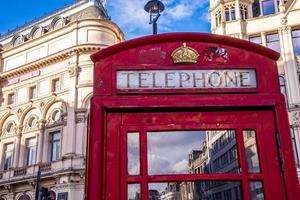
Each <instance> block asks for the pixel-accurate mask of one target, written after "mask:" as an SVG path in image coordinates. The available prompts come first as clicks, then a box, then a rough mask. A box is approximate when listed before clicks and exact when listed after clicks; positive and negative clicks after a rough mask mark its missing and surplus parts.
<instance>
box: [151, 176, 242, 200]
mask: <svg viewBox="0 0 300 200" xmlns="http://www.w3.org/2000/svg"><path fill="white" fill-rule="evenodd" d="M148 195H149V200H152V199H155V200H159V199H172V200H173V199H176V200H177V199H178V200H179V199H190V200H198V199H207V200H241V199H243V197H242V190H241V183H240V182H237V181H236V182H227V181H197V182H168V183H150V184H149V193H148Z"/></svg>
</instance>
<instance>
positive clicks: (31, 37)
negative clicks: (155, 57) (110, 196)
mask: <svg viewBox="0 0 300 200" xmlns="http://www.w3.org/2000/svg"><path fill="white" fill-rule="evenodd" d="M101 2H102V1H100V0H81V1H76V2H75V3H73V4H71V5H68V6H66V7H65V8H63V9H61V10H60V11H56V12H55V13H53V14H51V15H49V16H47V17H44V18H41V19H40V20H38V21H36V22H33V23H31V24H28V25H26V26H24V27H22V28H19V29H18V30H15V31H13V32H11V33H8V34H6V35H4V36H1V38H0V44H1V45H0V48H1V50H0V70H1V71H0V80H1V87H0V99H1V102H0V105H1V106H0V158H1V159H0V199H1V200H2V199H5V200H19V199H28V197H29V198H30V199H31V200H33V199H34V197H35V189H34V188H35V184H36V181H35V180H36V176H37V172H38V169H39V167H40V170H41V172H42V173H41V174H42V175H41V177H42V178H41V183H40V184H41V186H43V187H47V188H48V189H49V190H51V191H52V195H53V197H55V198H53V199H58V197H59V198H60V199H68V200H83V199H84V182H85V178H84V177H85V162H86V148H87V134H88V126H87V123H88V116H89V106H90V98H91V96H92V92H93V67H94V65H93V62H92V61H91V60H90V55H91V54H92V53H94V52H96V51H98V50H100V49H102V48H105V47H108V46H111V45H113V44H116V43H119V42H121V41H123V40H124V36H123V33H122V32H121V30H120V29H119V27H118V26H117V25H116V24H114V23H113V22H111V21H110V20H109V19H108V16H107V14H106V11H105V9H104V7H103V6H102V4H101Z"/></svg>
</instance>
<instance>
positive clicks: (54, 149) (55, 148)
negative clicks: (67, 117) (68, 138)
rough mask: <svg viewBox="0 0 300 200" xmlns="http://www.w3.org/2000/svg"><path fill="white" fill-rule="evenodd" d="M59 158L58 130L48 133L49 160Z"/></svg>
mask: <svg viewBox="0 0 300 200" xmlns="http://www.w3.org/2000/svg"><path fill="white" fill-rule="evenodd" d="M59 158H60V131H56V132H52V133H50V161H55V160H58V159H59Z"/></svg>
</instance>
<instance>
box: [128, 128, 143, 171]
mask: <svg viewBox="0 0 300 200" xmlns="http://www.w3.org/2000/svg"><path fill="white" fill-rule="evenodd" d="M127 158H128V164H127V168H128V174H129V175H139V174H140V136H139V133H128V134H127Z"/></svg>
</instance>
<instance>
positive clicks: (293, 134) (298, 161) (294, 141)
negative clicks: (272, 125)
mask: <svg viewBox="0 0 300 200" xmlns="http://www.w3.org/2000/svg"><path fill="white" fill-rule="evenodd" d="M295 133H297V134H299V128H291V138H292V145H293V150H294V157H295V162H296V164H297V165H299V164H300V157H299V152H298V149H299V148H298V146H297V139H296V135H295Z"/></svg>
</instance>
